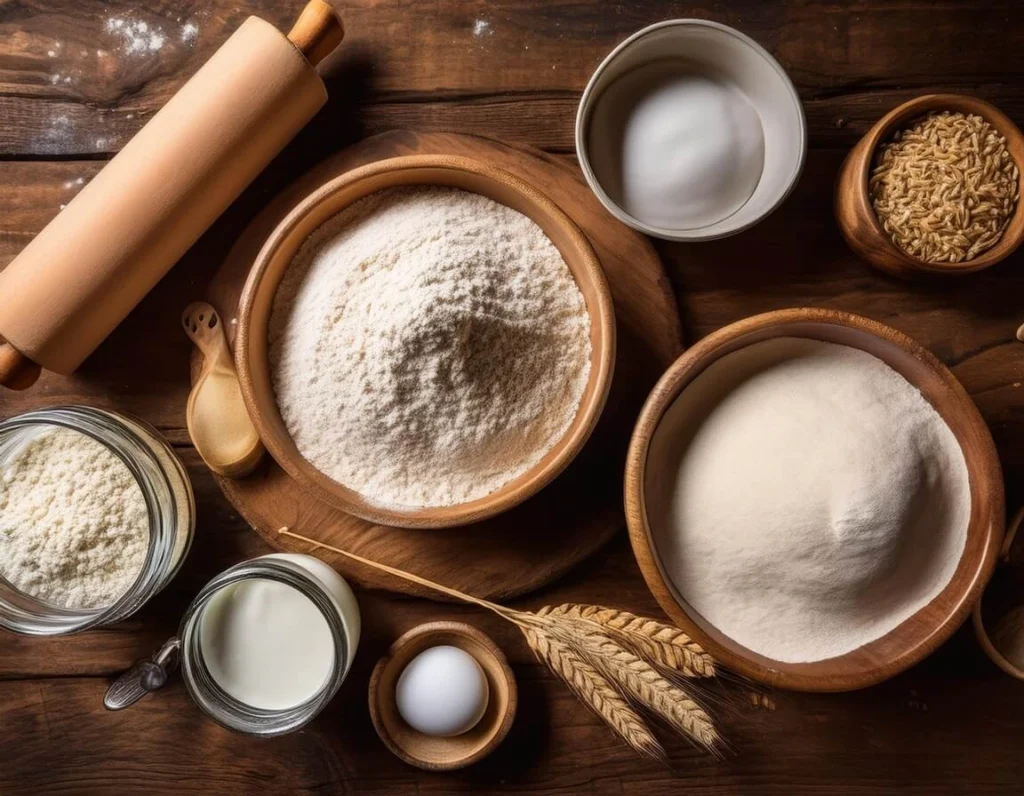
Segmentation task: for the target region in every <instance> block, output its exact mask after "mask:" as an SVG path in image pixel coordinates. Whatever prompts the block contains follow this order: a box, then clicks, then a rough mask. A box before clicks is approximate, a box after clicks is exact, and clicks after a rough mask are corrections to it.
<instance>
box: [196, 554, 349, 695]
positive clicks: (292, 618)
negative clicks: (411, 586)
mask: <svg viewBox="0 0 1024 796" xmlns="http://www.w3.org/2000/svg"><path fill="white" fill-rule="evenodd" d="M262 558H263V559H282V560H285V561H289V562H291V563H293V564H297V565H299V566H301V567H302V568H303V569H305V570H306V571H307V572H308V573H309V574H311V575H312V576H313V577H314V578H316V579H317V581H318V582H319V583H320V584H321V585H322V586H323V587H324V589H325V590H326V591H327V593H328V594H329V595H330V596H331V597H332V599H333V602H334V603H335V607H336V608H337V610H338V615H339V616H340V617H341V619H342V622H343V624H344V626H345V630H346V634H347V637H348V642H349V643H348V660H347V661H345V662H344V667H345V668H346V669H347V668H348V665H349V664H350V663H351V662H352V657H353V656H354V655H355V650H356V647H357V645H358V643H359V632H360V619H359V607H358V605H357V604H356V600H355V595H353V594H352V589H351V588H349V585H348V584H347V583H346V582H345V580H344V579H343V578H342V577H341V576H340V575H339V574H338V573H337V572H335V571H334V570H333V569H332V568H331V567H329V566H328V565H326V564H324V563H323V562H322V561H320V560H319V559H317V558H314V557H313V556H306V555H299V554H295V553H278V554H273V555H269V556H263V557H262ZM256 560H260V559H256ZM199 634H200V636H199V638H200V644H201V647H202V655H203V660H204V662H205V663H206V667H207V669H208V670H209V672H210V675H211V676H212V677H213V679H214V680H215V681H216V682H217V684H218V685H219V686H220V687H221V688H222V689H224V691H225V692H227V693H228V694H230V695H231V696H232V697H234V698H235V699H237V700H238V701H239V702H243V703H245V704H246V705H250V706H252V707H254V708H260V709H263V710H287V709H289V708H293V707H295V706H296V705H300V704H302V703H303V702H305V701H307V700H308V699H310V698H311V697H313V696H314V695H315V694H316V693H317V691H319V690H320V688H321V687H322V686H323V685H324V683H325V682H326V681H327V680H328V678H329V677H330V676H331V673H332V672H333V670H334V667H335V665H336V662H335V651H334V639H333V637H332V635H331V628H330V625H329V624H328V622H327V620H326V619H325V618H324V616H323V614H322V613H321V612H320V610H319V609H318V608H317V607H316V605H315V604H314V603H313V601H312V600H311V599H310V598H309V597H307V596H306V595H305V594H303V593H302V592H301V591H299V590H298V589H296V588H293V587H292V586H289V585H287V584H284V583H279V582H277V581H272V580H260V579H254V580H245V581H241V582H239V583H236V584H233V585H231V586H228V587H226V588H224V589H222V590H221V591H219V592H218V593H217V594H215V595H214V596H213V597H212V598H211V599H210V602H209V603H208V605H207V606H206V608H205V609H204V610H203V615H202V617H201V620H200V627H199Z"/></svg>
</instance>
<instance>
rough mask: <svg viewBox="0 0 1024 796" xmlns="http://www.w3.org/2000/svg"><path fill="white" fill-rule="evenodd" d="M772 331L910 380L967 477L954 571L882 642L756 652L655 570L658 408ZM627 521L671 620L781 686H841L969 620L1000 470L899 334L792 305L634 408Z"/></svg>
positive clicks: (942, 371) (912, 655)
mask: <svg viewBox="0 0 1024 796" xmlns="http://www.w3.org/2000/svg"><path fill="white" fill-rule="evenodd" d="M775 337H804V338H810V339H813V340H823V341H826V342H831V343H839V344H841V345H846V346H851V347H853V348H858V349H861V350H863V351H866V352H868V353H869V354H873V355H874V356H876V357H878V358H879V359H881V360H882V361H883V362H885V363H887V364H888V365H889V366H890V367H892V368H893V369H894V370H896V371H897V372H898V373H900V374H902V375H903V377H904V378H906V379H907V380H908V381H909V382H910V383H911V384H913V385H914V386H915V387H917V388H918V389H919V390H920V391H921V394H922V395H923V396H924V397H925V398H926V399H927V400H928V402H929V403H930V404H931V405H932V406H933V407H935V410H936V411H937V412H938V413H939V414H940V415H941V416H942V418H943V420H945V421H946V423H947V424H948V425H949V428H950V430H951V431H952V432H953V435H954V436H955V437H956V439H957V441H958V442H959V443H960V447H961V449H962V450H963V454H964V459H965V460H966V463H967V471H968V474H969V479H970V493H971V516H970V524H969V526H968V530H967V542H966V545H965V547H964V552H963V555H962V557H961V559H960V563H959V565H958V566H957V569H956V571H955V572H954V574H953V578H952V579H951V580H950V582H949V584H948V585H947V586H946V588H945V589H943V590H942V592H940V593H939V595H938V596H937V597H936V598H935V599H934V600H932V602H930V603H929V604H928V605H926V606H925V607H924V608H922V609H921V610H920V611H918V612H917V613H916V614H914V615H913V616H911V617H910V618H909V619H907V620H906V621H904V622H903V623H902V624H900V625H898V626H897V627H896V628H894V629H893V630H892V631H890V632H889V633H887V634H886V635H885V636H883V637H882V638H880V639H877V640H876V641H873V642H871V643H870V644H867V645H865V646H863V647H860V648H858V649H856V650H853V651H852V652H849V653H847V654H845V655H841V656H839V657H836V658H830V659H827V660H823V661H817V662H814V663H783V662H781V661H776V660H772V659H770V658H767V657H765V656H763V655H759V654H758V653H756V652H753V651H752V650H749V649H747V648H746V647H743V646H742V645H740V644H738V643H736V642H735V641H733V640H732V639H730V638H728V637H727V636H725V635H724V634H723V633H721V632H720V631H719V630H717V629H716V628H715V627H713V626H712V625H710V624H709V623H708V622H707V621H706V620H705V619H704V618H703V617H702V616H701V615H700V614H698V613H697V612H696V611H695V610H694V609H693V608H692V607H691V606H689V605H688V604H687V603H686V601H685V600H683V599H682V597H681V596H680V595H679V593H678V592H677V591H676V589H675V588H674V586H673V585H672V583H671V581H670V580H669V578H668V577H667V575H666V573H665V572H664V571H663V569H662V567H661V563H660V561H659V557H658V551H657V549H656V547H655V545H654V542H653V539H652V535H651V529H650V526H649V524H648V516H647V508H646V501H645V482H646V468H647V454H648V449H649V447H650V443H651V438H652V436H653V434H654V431H655V429H656V428H657V427H658V424H659V422H660V421H661V418H662V416H663V415H664V413H665V411H666V410H667V409H668V408H669V407H670V406H671V405H672V403H673V402H674V401H675V399H676V398H677V397H678V396H679V394H680V393H681V392H682V391H683V389H684V388H685V387H686V385H687V384H689V383H690V382H691V381H692V380H693V379H695V378H696V377H697V376H698V375H699V374H700V373H701V372H702V371H704V369H705V368H707V367H708V366H709V365H711V363H713V362H715V361H716V360H718V359H720V358H721V357H723V356H725V355H726V354H729V353H732V352H734V351H736V350H738V349H740V348H743V347H744V346H748V345H751V344H753V343H758V342H761V341H763V340H768V339H771V338H775ZM625 491H626V521H627V523H628V525H629V535H630V540H631V542H632V544H633V551H634V553H635V554H636V558H637V561H638V562H639V564H640V569H641V570H642V572H643V575H644V578H645V579H646V581H647V585H648V586H649V587H650V589H651V591H652V592H653V594H654V596H655V597H656V598H657V600H658V602H659V603H660V604H661V606H662V608H664V609H665V611H666V613H668V615H669V616H670V617H671V618H672V620H673V621H674V622H675V623H676V624H677V625H679V627H681V628H683V629H684V630H686V631H687V632H688V633H690V634H691V635H692V636H693V637H694V638H695V639H697V640H698V641H699V642H700V643H701V644H703V645H704V646H705V647H706V649H707V650H708V652H710V653H711V654H712V655H713V656H714V657H715V658H716V659H717V660H719V661H721V662H722V663H723V664H725V665H726V666H728V667H729V668H730V669H733V670H734V671H737V672H740V673H741V674H744V675H747V676H748V677H751V678H753V679H755V680H759V681H761V682H763V683H767V684H769V685H772V686H776V687H779V688H790V689H794V690H798V691H849V690H853V689H856V688H864V687H866V686H869V685H873V684H875V683H879V682H881V681H883V680H885V679H887V678H889V677H892V676H893V675H894V674H896V673H898V672H900V671H903V670H904V669H906V668H908V667H910V666H912V665H913V664H915V663H917V662H918V661H920V660H922V659H923V658H924V657H925V656H927V655H929V654H930V653H931V652H932V651H934V650H935V649H936V648H937V647H938V646H939V645H940V644H941V643H942V642H944V641H945V640H946V639H947V638H949V636H950V635H952V634H953V632H954V631H955V630H956V629H957V627H959V626H960V624H961V623H962V622H963V621H964V619H966V618H967V615H968V614H969V613H970V611H971V608H972V606H973V604H974V602H975V601H976V600H977V599H978V597H979V596H980V594H981V590H982V588H983V587H984V585H985V583H986V582H987V581H988V579H989V577H990V576H991V574H992V570H993V568H994V566H995V562H996V556H997V553H998V552H999V548H1000V543H1001V540H1002V536H1003V527H1004V523H1005V517H1004V497H1003V481H1002V471H1001V469H1000V466H999V457H998V456H997V454H996V449H995V445H994V444H993V442H992V436H991V435H990V434H989V430H988V427H987V426H986V425H985V422H984V421H983V420H982V418H981V415H980V414H979V412H978V410H977V408H976V407H975V405H974V403H973V401H971V398H970V396H969V395H968V394H967V392H966V391H965V390H964V388H963V387H962V386H961V385H960V383H959V382H958V381H957V380H956V377H954V376H953V374H952V373H950V372H949V370H947V369H946V367H945V366H943V365H942V363H941V362H939V361H938V360H937V359H936V358H935V357H934V356H933V355H932V354H931V353H929V352H928V351H927V350H926V349H925V348H923V347H921V346H920V345H918V344H917V343H915V342H914V341H913V340H911V339H910V338H909V337H907V336H906V335H904V334H902V333H900V332H897V331H896V330H895V329H890V328H889V327H887V326H883V325H882V324H880V323H876V322H874V321H870V320H867V319H866V318H861V317H859V316H856V315H851V314H849V313H845V312H837V311H833V310H822V309H791V310H781V311H778V312H769V313H766V314H764V315H757V316H754V317H752V318H747V319H745V320H742V321H739V322H737V323H734V324H732V325H731V326H727V327H725V328H724V329H720V330H719V331H717V332H715V333H714V334H712V335H709V336H708V337H706V338H704V339H703V340H701V341H700V342H699V343H697V344H696V345H695V346H693V347H692V348H690V350H689V351H687V352H686V353H685V354H683V356H681V357H680V358H679V359H678V360H676V362H675V363H674V364H673V365H672V367H670V368H669V369H668V371H667V372H666V373H665V375H664V376H663V377H662V378H661V380H660V381H659V382H658V384H657V385H656V386H655V388H654V390H653V391H652V392H651V395H650V397H649V398H648V399H647V403H646V404H645V405H644V408H643V410H642V412H641V414H640V419H639V421H638V422H637V425H636V429H635V431H634V432H633V439H632V441H631V443H630V448H629V454H628V457H627V461H626V478H625Z"/></svg>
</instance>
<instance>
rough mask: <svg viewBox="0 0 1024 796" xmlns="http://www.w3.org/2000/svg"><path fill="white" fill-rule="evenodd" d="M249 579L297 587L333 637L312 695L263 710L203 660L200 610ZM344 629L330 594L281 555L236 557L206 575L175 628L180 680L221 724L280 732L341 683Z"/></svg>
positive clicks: (306, 718)
mask: <svg viewBox="0 0 1024 796" xmlns="http://www.w3.org/2000/svg"><path fill="white" fill-rule="evenodd" d="M250 580H269V581H275V582H278V583H283V584H285V585H287V586H290V587H292V588H294V589H296V590H298V591H299V592H300V593H301V594H302V595H303V596H304V597H306V598H307V599H309V600H310V601H311V602H312V603H313V604H314V605H315V606H316V608H317V609H318V610H319V611H320V613H321V615H322V616H323V617H324V619H325V621H326V622H327V626H328V628H329V629H330V631H331V637H332V640H333V641H334V665H333V667H332V670H331V674H330V675H329V676H328V677H327V679H326V680H325V681H324V682H323V684H322V685H321V686H320V688H318V689H317V691H316V693H315V694H313V695H312V696H310V697H309V698H308V699H306V700H303V701H302V702H300V703H298V704H297V705H293V706H291V707H289V708H284V709H281V710H265V709H261V708H256V707H253V706H252V705H248V704H246V703H244V702H241V701H240V700H238V699H236V698H235V697H233V696H231V695H230V694H228V693H227V692H226V691H225V690H224V689H223V688H222V687H221V686H220V684H219V683H217V681H216V679H215V678H214V677H213V676H212V674H210V672H209V669H207V667H206V664H205V661H204V660H203V655H202V642H201V639H200V633H199V629H200V625H201V622H202V617H203V613H204V611H205V609H206V608H207V607H208V606H209V604H210V601H211V600H212V599H213V598H214V597H215V596H216V595H217V594H219V593H220V592H221V591H223V590H224V589H226V588H229V587H231V586H234V585H236V584H238V583H242V582H244V581H250ZM348 633H349V629H348V627H347V625H346V623H345V620H344V618H343V616H342V613H341V609H340V606H338V605H337V603H336V601H335V599H334V597H333V596H332V595H331V594H330V592H329V591H328V590H327V588H326V587H325V586H324V585H323V584H322V583H321V582H320V581H319V580H318V579H317V578H316V577H315V576H314V575H312V574H311V573H309V572H307V571H306V570H305V569H304V568H303V567H302V566H301V565H299V564H295V563H293V562H291V561H288V560H285V559H267V558H255V559H250V560H248V561H242V562H240V563H238V564H235V565H234V566H232V567H229V568H228V569H226V570H224V571H223V572H221V573H220V574H219V575H217V576H216V577H214V578H213V579H212V580H210V581H209V582H208V583H207V584H206V585H205V586H203V588H202V589H200V590H199V593H198V594H197V595H196V597H195V599H194V600H193V601H192V602H191V604H190V605H189V606H188V608H187V609H185V613H184V615H183V616H182V618H181V622H180V624H179V627H178V637H179V639H180V640H181V673H182V679H183V680H184V681H185V688H186V689H187V691H188V693H189V696H190V697H192V701H193V702H195V703H196V705H198V706H199V708H200V709H201V710H202V711H203V712H204V713H206V715H207V716H209V717H210V718H211V719H213V720H214V721H215V722H217V723H218V724H220V725H221V726H223V727H226V728H228V729H230V730H234V731H236V732H242V733H246V734H248V735H259V736H263V737H271V736H276V735H283V734H285V733H289V732H293V731H294V730H297V729H299V728H301V727H303V726H305V725H306V724H307V723H309V722H310V721H311V720H312V719H313V718H314V717H315V716H316V715H317V714H318V713H319V712H320V711H321V710H322V709H323V708H324V707H325V706H326V705H327V703H328V702H329V701H330V700H331V698H333V696H334V695H335V693H337V691H338V689H339V688H340V687H341V684H342V682H343V681H344V680H345V677H346V676H347V674H348V671H349V667H350V662H349V655H348V653H349V640H348Z"/></svg>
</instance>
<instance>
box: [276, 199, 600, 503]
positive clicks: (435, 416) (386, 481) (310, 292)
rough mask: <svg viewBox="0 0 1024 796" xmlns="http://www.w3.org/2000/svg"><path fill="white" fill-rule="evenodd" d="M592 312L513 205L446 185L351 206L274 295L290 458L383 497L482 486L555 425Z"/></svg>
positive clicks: (514, 472)
mask: <svg viewBox="0 0 1024 796" xmlns="http://www.w3.org/2000/svg"><path fill="white" fill-rule="evenodd" d="M589 334H590V320H589V317H588V315H587V312H586V306H585V304H584V300H583V296H582V295H581V293H580V291H579V288H578V287H577V285H576V283H575V280H574V279H573V277H572V275H571V273H570V272H569V269H568V266H566V264H565V261H564V260H563V259H562V257H561V255H560V254H559V252H558V250H557V249H556V248H555V246H554V245H553V244H552V243H551V241H549V240H548V238H547V237H546V236H545V235H544V233H543V232H542V231H541V229H540V228H539V227H538V226H537V225H536V224H535V223H534V222H533V221H531V220H530V219H528V218H527V217H526V216H524V215H522V214H520V213H518V212H516V211H514V210H511V209H509V208H507V207H505V206H503V205H500V204H498V203H496V202H493V201H491V200H490V199H487V198H485V197H483V196H479V195H477V194H472V193H467V192H464V191H460V190H457V189H451V188H439V187H429V188H419V187H417V188H394V189H388V190H385V191H381V192H379V193H376V194H372V195H371V196H368V197H366V198H365V199H362V200H361V201H359V202H356V203H355V204H353V205H352V206H351V207H349V208H347V209H346V210H345V211H343V212H342V213H341V214H339V215H338V216H336V217H335V218H333V219H332V220H330V221H329V222H327V223H326V224H325V225H324V226H322V227H321V228H320V229H319V230H317V231H316V232H315V233H314V234H313V235H312V236H311V237H310V239H309V240H308V241H307V242H306V243H305V244H304V245H303V247H302V248H301V250H300V251H299V253H298V255H297V256H296V258H295V261H294V262H293V263H292V265H291V267H290V268H289V269H288V271H287V272H286V274H285V277H284V279H283V280H282V283H281V286H280V287H279V289H278V291H277V296H276V298H275V303H274V309H273V313H272V318H271V324H270V333H269V346H270V362H271V369H272V376H273V383H274V390H275V393H276V397H277V402H278V406H279V407H280V410H281V415H282V417H283V419H284V422H285V425H286V427H287V428H288V430H289V432H290V433H291V435H292V437H293V439H294V440H295V442H296V444H297V446H298V448H299V450H300V451H301V453H302V455H303V456H305V457H306V459H307V460H309V461H310V462H311V463H312V464H313V465H314V466H316V467H317V468H318V469H319V470H320V471H321V472H323V473H325V474H326V475H328V476H330V477H331V478H333V479H334V480H336V481H338V482H340V483H343V484H345V485H346V486H348V487H350V488H352V489H355V490H356V491H358V492H359V493H361V494H362V495H364V496H365V497H367V498H370V499H373V500H376V501H378V502H379V503H381V504H386V505H403V506H444V505H452V504H455V503H461V502H465V501H469V500H473V499H475V498H480V497H483V496H485V495H487V494H488V493H490V492H493V491H494V490H495V489H498V488H500V487H501V486H503V485H504V484H506V483H508V482H509V481H511V480H512V479H514V478H516V477H517V476H519V475H521V474H522V473H523V472H525V471H526V470H528V469H529V468H530V467H532V466H533V465H534V464H536V463H537V462H538V461H539V460H540V459H541V458H542V457H543V456H544V454H545V453H546V452H547V451H549V450H550V449H551V447H552V446H553V445H554V444H555V443H556V442H557V441H558V440H559V439H560V438H561V436H562V435H563V434H564V433H565V431H566V430H567V429H568V427H569V425H570V424H571V422H572V420H573V418H574V417H575V415H576V411H577V409H578V408H579V403H580V399H581V397H582V395H583V392H584V388H585V387H586V383H587V379H588V376H589V373H590V353H591V352H590V339H589Z"/></svg>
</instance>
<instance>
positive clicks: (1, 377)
mask: <svg viewBox="0 0 1024 796" xmlns="http://www.w3.org/2000/svg"><path fill="white" fill-rule="evenodd" d="M41 370H42V368H40V367H39V365H37V364H36V363H35V362H33V361H32V360H31V359H29V358H28V357H27V356H25V355H24V354H23V353H21V352H20V351H19V350H18V349H17V348H15V347H14V346H12V345H11V344H10V343H7V342H4V341H0V385H3V386H4V387H7V388H8V389H10V390H26V389H28V388H29V387H31V386H32V385H33V384H35V383H36V379H38V378H39V372H40V371H41Z"/></svg>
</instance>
